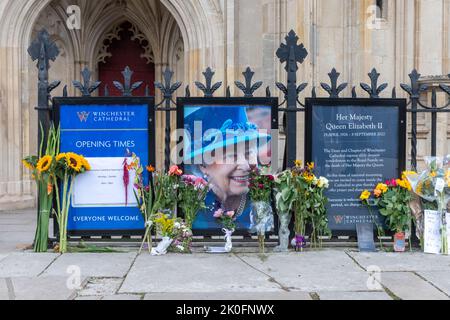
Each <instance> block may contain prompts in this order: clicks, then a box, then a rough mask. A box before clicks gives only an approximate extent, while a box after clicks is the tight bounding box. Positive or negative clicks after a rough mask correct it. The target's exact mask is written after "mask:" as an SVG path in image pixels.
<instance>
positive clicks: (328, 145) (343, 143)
mask: <svg viewBox="0 0 450 320" xmlns="http://www.w3.org/2000/svg"><path fill="white" fill-rule="evenodd" d="M306 117H307V120H306V158H307V159H308V160H309V161H312V162H314V163H315V165H316V173H317V174H318V175H321V176H324V177H326V178H328V179H329V180H330V188H329V189H328V190H327V193H326V195H327V197H328V198H329V204H328V216H329V217H328V218H329V227H330V229H331V230H333V231H356V225H357V224H364V223H373V222H374V219H376V220H377V223H380V224H382V223H383V220H384V219H382V216H381V215H380V214H379V212H378V211H377V210H376V208H373V210H372V212H373V216H372V215H371V214H370V213H369V211H368V209H367V208H366V207H364V206H362V205H361V202H360V200H359V196H360V194H361V192H362V191H364V190H374V189H375V187H376V185H377V184H378V183H380V182H384V181H386V180H387V179H392V178H398V177H399V176H400V175H401V172H402V171H403V170H404V169H405V161H406V159H405V157H406V101H405V100H400V99H308V100H307V103H306Z"/></svg>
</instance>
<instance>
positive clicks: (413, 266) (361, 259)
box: [349, 252, 450, 272]
mask: <svg viewBox="0 0 450 320" xmlns="http://www.w3.org/2000/svg"><path fill="white" fill-rule="evenodd" d="M349 255H351V256H352V257H353V258H354V259H355V260H356V261H357V262H358V263H359V264H360V265H361V266H362V267H363V268H365V269H367V267H369V266H377V267H379V268H380V269H381V270H382V271H448V272H450V256H440V255H432V254H424V253H420V252H414V253H409V252H408V253H382V252H379V253H358V252H349Z"/></svg>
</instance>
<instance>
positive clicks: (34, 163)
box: [23, 125, 91, 253]
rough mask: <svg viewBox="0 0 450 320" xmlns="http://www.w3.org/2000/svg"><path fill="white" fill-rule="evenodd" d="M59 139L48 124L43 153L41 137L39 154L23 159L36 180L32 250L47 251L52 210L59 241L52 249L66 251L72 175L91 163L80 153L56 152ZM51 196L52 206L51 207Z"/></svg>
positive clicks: (86, 169)
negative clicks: (36, 208) (36, 218)
mask: <svg viewBox="0 0 450 320" xmlns="http://www.w3.org/2000/svg"><path fill="white" fill-rule="evenodd" d="M41 130H42V128H41ZM59 141H60V130H59V129H56V128H55V126H54V125H52V126H51V127H50V130H49V132H48V140H47V149H46V152H45V155H42V154H43V153H42V141H41V146H40V152H39V155H40V156H39V157H36V156H30V157H27V158H25V159H24V160H23V164H24V166H25V167H26V168H28V169H29V170H31V171H32V177H33V178H34V179H35V180H36V182H37V184H38V188H39V217H38V223H37V229H36V235H35V240H34V251H35V252H47V251H48V227H49V219H50V213H54V215H55V217H56V219H57V222H58V226H59V245H58V247H57V248H56V249H57V250H58V251H59V252H60V253H66V252H67V223H68V217H69V209H70V205H71V198H72V192H73V186H74V183H75V178H76V177H77V176H78V175H80V174H83V173H84V172H86V171H89V170H91V166H90V165H89V163H88V161H87V160H86V159H85V158H84V157H83V156H82V155H78V154H75V153H71V152H68V153H59ZM60 183H61V185H60ZM60 186H61V187H62V189H60ZM61 191H62V192H61ZM55 198H56V208H53V201H54V199H55Z"/></svg>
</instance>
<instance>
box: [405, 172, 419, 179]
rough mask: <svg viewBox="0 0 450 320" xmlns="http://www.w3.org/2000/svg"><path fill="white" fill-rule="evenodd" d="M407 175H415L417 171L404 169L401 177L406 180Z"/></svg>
mask: <svg viewBox="0 0 450 320" xmlns="http://www.w3.org/2000/svg"><path fill="white" fill-rule="evenodd" d="M409 176H417V172H415V171H405V172H403V174H402V179H404V180H408V177H409Z"/></svg>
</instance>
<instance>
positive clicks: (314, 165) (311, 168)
mask: <svg viewBox="0 0 450 320" xmlns="http://www.w3.org/2000/svg"><path fill="white" fill-rule="evenodd" d="M315 167H316V164H315V163H314V162H310V163H308V169H309V170H314V168H315Z"/></svg>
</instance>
